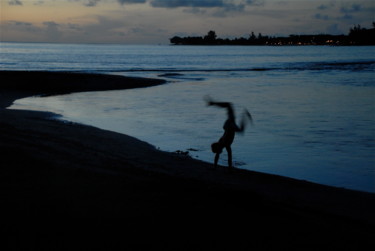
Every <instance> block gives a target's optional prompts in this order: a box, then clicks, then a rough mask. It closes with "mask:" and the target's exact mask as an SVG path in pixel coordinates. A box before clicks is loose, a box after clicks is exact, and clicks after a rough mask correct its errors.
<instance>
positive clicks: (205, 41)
mask: <svg viewBox="0 0 375 251" xmlns="http://www.w3.org/2000/svg"><path fill="white" fill-rule="evenodd" d="M373 26H374V28H372V29H366V28H361V26H359V25H358V26H355V27H354V28H351V29H350V32H349V34H348V35H329V34H316V35H289V36H288V37H276V36H264V35H262V34H261V33H259V34H258V36H256V35H255V34H254V32H251V35H250V36H249V37H248V38H244V37H240V38H234V39H229V38H226V39H223V38H217V36H216V32H215V31H212V30H211V31H209V32H208V33H207V35H206V36H201V37H199V36H198V37H197V36H195V37H190V36H189V37H179V36H174V37H172V38H170V42H171V44H173V45H208V46H217V45H244V46H306V45H308V46H311V45H332V46H358V45H375V23H373Z"/></svg>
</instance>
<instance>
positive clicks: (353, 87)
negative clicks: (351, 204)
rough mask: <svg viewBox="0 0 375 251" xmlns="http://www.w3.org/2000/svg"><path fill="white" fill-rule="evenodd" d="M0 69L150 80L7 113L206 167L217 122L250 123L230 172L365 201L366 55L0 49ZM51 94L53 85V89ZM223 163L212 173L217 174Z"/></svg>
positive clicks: (223, 49) (347, 51)
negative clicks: (50, 119) (62, 123)
mask: <svg viewBox="0 0 375 251" xmlns="http://www.w3.org/2000/svg"><path fill="white" fill-rule="evenodd" d="M0 59H1V60H0V69H3V70H4V69H9V70H48V71H79V72H100V73H109V74H117V75H128V76H142V77H154V78H155V77H156V78H163V79H166V80H168V83H167V84H165V85H161V86H156V87H150V88H142V89H132V90H124V91H106V92H87V93H75V94H70V95H62V96H55V97H43V98H42V97H32V98H26V99H22V100H18V101H17V102H16V103H15V104H14V105H13V106H12V107H11V109H36V110H47V111H53V112H56V113H59V114H61V115H62V118H63V119H66V120H70V121H74V122H79V123H84V124H90V125H94V126H97V127H100V128H104V129H108V130H113V131H117V132H121V133H125V134H128V135H131V136H134V137H136V138H139V139H141V140H144V141H147V142H149V143H151V144H153V145H155V146H156V147H158V148H160V149H162V150H165V151H177V150H180V151H189V154H190V155H191V156H192V157H194V158H198V159H201V160H204V161H209V162H213V157H214V156H213V154H212V153H211V152H210V145H211V143H213V142H215V141H217V140H218V139H219V138H220V137H221V135H222V133H223V129H222V126H223V123H224V121H225V120H226V112H225V111H224V110H223V109H220V108H215V107H207V106H206V105H205V102H204V100H203V96H204V95H210V96H211V97H212V98H213V99H215V100H218V101H229V102H232V103H233V104H234V107H235V111H236V114H237V121H238V122H239V121H240V117H241V113H242V111H243V109H244V108H247V109H248V110H249V111H250V112H251V114H252V115H253V118H254V124H253V126H250V125H249V126H248V127H247V128H246V131H245V133H244V134H238V135H237V136H236V138H235V141H234V143H233V145H232V148H233V160H234V165H235V166H236V167H238V168H243V169H249V170H255V171H260V172H265V173H272V174H278V175H282V176H288V177H293V178H297V179H303V180H308V181H312V182H317V183H321V184H327V185H332V186H337V187H345V188H349V189H355V190H361V191H368V192H375V81H374V76H375V74H374V73H375V47H325V46H316V47H315V46H306V47H242V46H217V47H215V46H214V47H205V46H182V47H181V46H128V45H127V46H125V45H61V44H17V43H1V44H0ZM51 84H53V83H51ZM226 158H227V157H226V153H225V151H224V152H223V154H222V156H221V160H220V161H221V162H220V163H221V164H222V165H226V161H227V159H226Z"/></svg>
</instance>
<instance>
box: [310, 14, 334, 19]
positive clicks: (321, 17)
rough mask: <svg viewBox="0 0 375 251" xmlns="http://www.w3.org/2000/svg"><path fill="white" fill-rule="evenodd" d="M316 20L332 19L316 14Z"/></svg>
mask: <svg viewBox="0 0 375 251" xmlns="http://www.w3.org/2000/svg"><path fill="white" fill-rule="evenodd" d="M314 18H315V19H319V20H329V19H330V18H329V16H328V15H323V14H320V13H316V14H315V15H314Z"/></svg>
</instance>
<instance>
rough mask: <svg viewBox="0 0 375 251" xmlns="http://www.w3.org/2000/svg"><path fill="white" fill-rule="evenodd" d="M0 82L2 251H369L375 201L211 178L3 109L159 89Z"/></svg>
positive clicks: (65, 76) (22, 77)
mask: <svg viewBox="0 0 375 251" xmlns="http://www.w3.org/2000/svg"><path fill="white" fill-rule="evenodd" d="M0 76H1V80H2V81H1V84H0V157H1V158H0V167H1V168H0V170H1V171H0V172H1V175H0V179H1V188H2V189H1V201H2V212H3V214H2V216H3V217H2V218H4V220H3V223H2V224H1V230H2V232H3V233H2V234H3V236H6V239H7V240H8V242H7V245H8V246H9V249H10V250H12V249H15V250H16V249H21V250H22V249H30V250H67V249H72V248H73V249H75V248H76V249H81V250H82V249H83V250H92V249H103V250H111V249H115V248H118V247H120V248H122V249H125V248H129V249H149V248H155V249H156V248H161V249H163V250H207V249H215V250H249V249H251V248H255V249H278V250H279V249H281V250H283V249H288V250H290V249H298V250H315V249H336V250H338V249H344V250H360V249H361V247H365V248H366V249H372V248H371V247H373V246H374V244H373V236H374V233H375V230H374V226H375V217H374V212H375V194H369V193H363V192H357V191H350V190H346V189H339V188H333V187H329V186H323V185H318V184H313V183H309V182H306V181H299V180H294V179H289V178H284V177H280V176H274V175H267V174H262V173H257V172H251V171H245V170H235V171H233V172H228V171H227V170H226V169H225V168H218V169H216V170H214V169H213V166H212V165H211V164H209V163H204V162H201V161H198V160H194V159H191V158H189V157H187V156H185V155H181V154H177V153H167V152H162V151H158V150H156V149H155V148H154V147H153V146H151V145H149V144H147V143H145V142H141V141H139V140H137V139H135V138H132V137H130V136H126V135H123V134H119V133H115V132H110V131H105V130H101V129H98V128H94V127H90V126H85V125H80V124H74V123H69V122H62V121H59V120H55V119H51V115H52V114H51V113H42V112H33V111H18V110H6V109H4V108H6V107H7V106H9V105H10V104H11V103H12V102H13V101H14V100H15V99H18V98H21V97H26V96H31V95H56V94H65V93H71V92H78V91H95V90H101V91H103V90H107V89H110V90H114V89H127V88H136V87H147V86H152V85H156V84H162V83H163V81H161V80H150V79H140V78H125V77H120V76H107V75H93V74H91V75H90V74H73V73H46V72H36V73H35V72H0ZM35 83H38V84H35ZM51 83H52V84H51ZM109 83H110V84H109ZM32 86H33V87H32ZM35 86H36V87H35ZM31 87H32V88H31ZM160 109H162V107H161V108H160Z"/></svg>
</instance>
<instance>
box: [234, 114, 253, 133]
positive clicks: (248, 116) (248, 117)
mask: <svg viewBox="0 0 375 251" xmlns="http://www.w3.org/2000/svg"><path fill="white" fill-rule="evenodd" d="M247 119H249V121H250V123H251V124H253V118H252V117H251V114H250V112H249V111H248V110H247V109H245V110H244V113H243V114H242V121H241V124H240V126H239V127H237V129H236V132H243V131H244V130H245V128H246V124H247V123H246V121H247Z"/></svg>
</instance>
